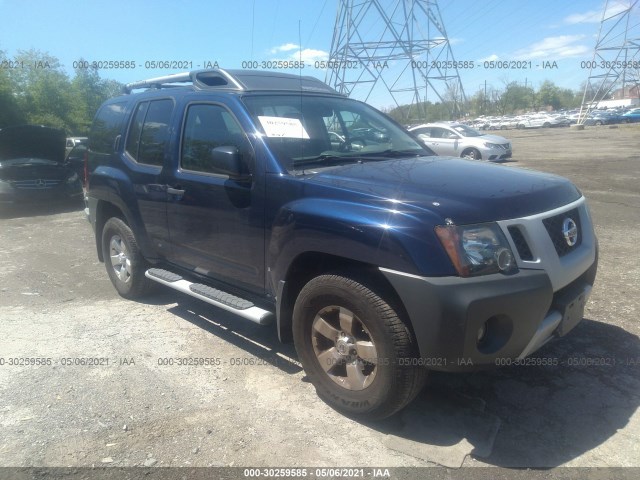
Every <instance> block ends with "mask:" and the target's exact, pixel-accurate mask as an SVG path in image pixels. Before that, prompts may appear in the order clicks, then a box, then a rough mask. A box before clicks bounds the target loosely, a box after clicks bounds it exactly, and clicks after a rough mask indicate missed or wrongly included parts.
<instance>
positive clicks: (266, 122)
mask: <svg viewBox="0 0 640 480" xmlns="http://www.w3.org/2000/svg"><path fill="white" fill-rule="evenodd" d="M258 120H260V123H261V124H262V128H264V133H266V134H267V137H276V138H303V139H308V138H309V134H308V133H307V131H306V130H305V129H304V126H303V125H302V122H301V121H300V119H298V118H284V117H267V116H258Z"/></svg>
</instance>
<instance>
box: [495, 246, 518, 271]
mask: <svg viewBox="0 0 640 480" xmlns="http://www.w3.org/2000/svg"><path fill="white" fill-rule="evenodd" d="M496 262H497V263H498V268H499V269H500V271H501V272H506V271H509V270H511V269H512V268H513V265H514V258H513V253H511V250H509V249H508V248H501V249H499V250H498V251H497V252H496Z"/></svg>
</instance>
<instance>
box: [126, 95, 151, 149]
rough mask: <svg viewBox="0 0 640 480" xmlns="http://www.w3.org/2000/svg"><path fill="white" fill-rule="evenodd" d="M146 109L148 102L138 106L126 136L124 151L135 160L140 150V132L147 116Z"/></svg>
mask: <svg viewBox="0 0 640 480" xmlns="http://www.w3.org/2000/svg"><path fill="white" fill-rule="evenodd" d="M148 107H149V102H142V103H140V104H138V106H137V107H136V112H135V114H134V115H133V120H132V121H131V126H130V127H129V135H127V144H126V146H125V150H126V151H127V153H129V155H131V156H132V157H133V158H134V159H136V160H137V159H138V149H139V148H140V132H142V124H143V123H144V117H145V116H146V115H147V108H148Z"/></svg>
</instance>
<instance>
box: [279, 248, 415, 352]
mask: <svg viewBox="0 0 640 480" xmlns="http://www.w3.org/2000/svg"><path fill="white" fill-rule="evenodd" d="M325 274H338V275H342V276H345V277H348V278H351V279H353V280H355V281H358V282H359V283H362V284H363V285H365V286H367V287H368V288H370V289H372V290H374V291H375V292H376V293H377V294H378V295H380V296H381V297H383V298H384V299H385V301H386V302H387V303H389V305H391V306H392V307H393V308H394V310H395V311H396V313H397V314H398V315H399V316H400V317H401V318H402V319H403V320H404V322H405V325H407V328H408V329H409V333H410V335H411V338H412V341H413V342H415V345H416V349H417V348H418V347H417V342H416V337H415V332H414V330H413V326H412V325H411V319H410V318H409V315H408V313H407V311H406V310H405V308H404V305H403V303H402V301H401V300H400V296H399V295H398V292H397V291H396V290H395V288H394V287H393V286H392V285H391V283H390V282H389V281H388V280H387V278H386V277H385V276H384V275H383V274H382V272H381V271H380V269H379V268H378V267H377V266H376V265H372V264H369V263H365V262H361V261H357V260H353V259H350V258H346V257H340V256H338V255H333V254H328V253H323V252H305V253H302V254H300V255H298V256H297V257H296V258H295V259H294V260H293V262H291V265H290V266H289V269H288V270H287V273H286V276H285V277H284V279H282V280H280V281H279V283H278V286H277V304H276V314H277V329H278V338H279V339H280V341H282V342H291V341H292V333H293V332H292V329H293V307H294V305H295V302H296V299H297V298H298V294H299V293H300V291H301V290H302V288H303V287H304V286H305V285H306V284H307V283H308V282H309V281H310V280H311V279H313V278H315V277H317V276H319V275H325Z"/></svg>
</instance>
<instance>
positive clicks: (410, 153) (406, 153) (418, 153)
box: [361, 149, 429, 158]
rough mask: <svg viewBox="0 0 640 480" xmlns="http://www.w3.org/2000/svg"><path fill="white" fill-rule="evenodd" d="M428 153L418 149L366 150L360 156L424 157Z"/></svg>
mask: <svg viewBox="0 0 640 480" xmlns="http://www.w3.org/2000/svg"><path fill="white" fill-rule="evenodd" d="M428 155H429V152H426V151H424V150H418V149H411V150H393V149H388V150H383V151H381V152H367V153H363V154H361V156H363V157H366V158H371V157H384V158H401V157H426V156H428Z"/></svg>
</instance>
